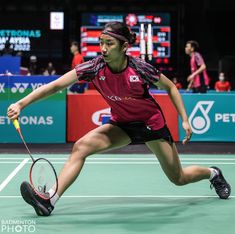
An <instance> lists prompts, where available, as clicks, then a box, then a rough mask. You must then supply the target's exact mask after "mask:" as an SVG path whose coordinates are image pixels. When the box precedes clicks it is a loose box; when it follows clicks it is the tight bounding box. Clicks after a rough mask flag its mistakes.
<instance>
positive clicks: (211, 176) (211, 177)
mask: <svg viewBox="0 0 235 234" xmlns="http://www.w3.org/2000/svg"><path fill="white" fill-rule="evenodd" d="M209 170H210V171H211V175H210V178H209V180H212V179H213V178H214V177H215V176H217V175H218V174H219V173H218V171H217V170H216V169H214V168H209Z"/></svg>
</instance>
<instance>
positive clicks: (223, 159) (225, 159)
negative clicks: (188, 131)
mask: <svg viewBox="0 0 235 234" xmlns="http://www.w3.org/2000/svg"><path fill="white" fill-rule="evenodd" d="M46 158H47V157H46ZM22 159H24V158H0V160H22ZM47 159H48V160H52V161H53V160H67V158H47ZM96 160H97V161H103V160H104V161H105V160H107V161H128V160H130V161H132V160H133V161H135V160H136V161H155V160H156V158H154V157H153V158H88V159H87V161H96ZM180 160H186V161H210V160H213V161H214V160H215V161H235V158H180Z"/></svg>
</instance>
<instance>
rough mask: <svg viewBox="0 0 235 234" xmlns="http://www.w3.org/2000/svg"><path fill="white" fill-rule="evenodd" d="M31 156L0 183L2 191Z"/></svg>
mask: <svg viewBox="0 0 235 234" xmlns="http://www.w3.org/2000/svg"><path fill="white" fill-rule="evenodd" d="M28 160H29V158H25V159H24V160H23V161H22V162H21V163H20V164H19V165H18V166H17V167H16V168H15V170H14V171H12V172H11V174H10V175H9V176H8V177H7V178H6V179H5V180H4V181H3V182H2V183H1V184H0V192H1V191H2V190H3V189H4V188H5V187H6V186H7V184H8V183H9V182H10V181H11V179H12V178H13V177H14V176H15V175H16V174H17V173H18V172H19V171H20V169H21V168H22V167H23V166H24V165H25V164H26V163H27V162H28Z"/></svg>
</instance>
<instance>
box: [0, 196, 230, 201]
mask: <svg viewBox="0 0 235 234" xmlns="http://www.w3.org/2000/svg"><path fill="white" fill-rule="evenodd" d="M1 198H22V196H20V195H2V196H0V199H1ZM61 198H62V199H63V198H218V199H219V197H218V196H217V195H192V196H191V195H64V196H62V197H61ZM229 198H235V196H230V197H229ZM221 200H222V199H221Z"/></svg>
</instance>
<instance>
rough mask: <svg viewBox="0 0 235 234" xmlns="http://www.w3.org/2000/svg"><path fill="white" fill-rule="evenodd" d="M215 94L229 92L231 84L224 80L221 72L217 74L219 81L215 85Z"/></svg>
mask: <svg viewBox="0 0 235 234" xmlns="http://www.w3.org/2000/svg"><path fill="white" fill-rule="evenodd" d="M215 90H216V92H229V91H230V90H231V84H230V82H229V81H227V80H226V78H225V75H224V73H223V72H220V73H219V80H218V81H217V82H216V83H215Z"/></svg>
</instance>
